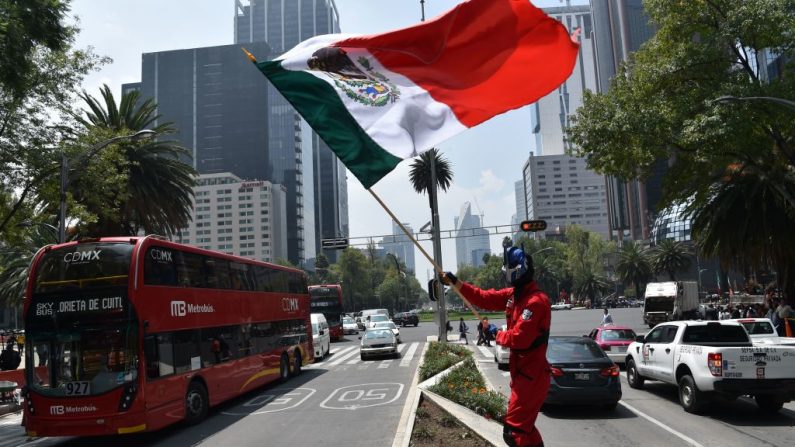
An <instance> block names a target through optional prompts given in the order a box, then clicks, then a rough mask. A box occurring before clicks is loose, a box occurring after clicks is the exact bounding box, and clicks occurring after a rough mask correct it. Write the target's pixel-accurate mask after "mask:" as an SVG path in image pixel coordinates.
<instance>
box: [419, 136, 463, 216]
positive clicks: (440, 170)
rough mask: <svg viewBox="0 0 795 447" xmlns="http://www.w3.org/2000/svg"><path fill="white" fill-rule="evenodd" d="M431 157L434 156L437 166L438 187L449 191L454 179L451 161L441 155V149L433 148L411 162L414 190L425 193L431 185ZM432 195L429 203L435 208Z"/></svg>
mask: <svg viewBox="0 0 795 447" xmlns="http://www.w3.org/2000/svg"><path fill="white" fill-rule="evenodd" d="M431 157H433V158H434V164H435V167H436V187H438V188H440V189H441V190H442V191H447V189H448V188H449V187H450V183H451V182H452V181H453V171H452V169H451V168H450V162H449V161H448V160H447V159H446V158H443V157H442V156H441V154H440V153H439V150H438V149H436V148H432V149H430V150H428V151H425V152H423V153H422V154H420V157H419V158H417V159H415V160H414V161H413V162H412V163H411V172H410V173H409V178H410V179H411V185H412V186H413V187H414V191H417V192H418V193H420V194H425V193H427V192H428V191H429V190H430V187H431ZM430 200H431V196H430V194H428V203H430V205H431V209H433V207H434V204H433V203H431V202H430Z"/></svg>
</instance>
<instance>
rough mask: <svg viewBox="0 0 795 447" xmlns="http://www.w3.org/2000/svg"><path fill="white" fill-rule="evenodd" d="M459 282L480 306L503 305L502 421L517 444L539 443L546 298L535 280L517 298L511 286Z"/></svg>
mask: <svg viewBox="0 0 795 447" xmlns="http://www.w3.org/2000/svg"><path fill="white" fill-rule="evenodd" d="M460 284H461V293H462V294H463V295H464V297H466V299H467V300H468V301H469V302H470V303H472V304H474V305H476V306H478V307H480V308H482V309H488V310H500V309H503V308H504V309H505V317H506V319H507V320H508V325H507V326H508V330H506V331H501V332H498V333H497V343H499V344H500V345H502V346H505V347H507V348H510V349H511V356H510V369H511V398H510V400H509V401H508V412H507V414H506V415H505V421H504V422H505V425H506V428H509V429H510V430H511V432H512V433H511V435H512V436H513V439H514V441H515V443H516V445H517V446H520V447H526V446H532V447H536V446H543V445H544V441H543V440H542V439H541V434H540V433H539V432H538V429H536V427H535V421H536V417H537V416H538V411H539V410H540V409H541V405H542V404H543V403H544V399H546V396H547V391H548V390H549V363H547V338H548V336H549V326H550V322H551V319H552V313H551V308H550V305H549V298H548V297H547V295H546V294H545V293H544V292H542V291H541V290H539V289H538V286H537V285H536V283H535V281H531V282H530V283H528V284H526V285H525V286H524V288H523V289H522V293H521V294H520V296H519V298H518V299H514V289H513V288H512V287H509V288H506V289H501V290H493V289H492V290H481V289H479V288H477V287H475V286H472V285H471V284H467V283H465V282H463V281H461V282H460Z"/></svg>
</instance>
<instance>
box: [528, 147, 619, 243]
mask: <svg viewBox="0 0 795 447" xmlns="http://www.w3.org/2000/svg"><path fill="white" fill-rule="evenodd" d="M523 177H524V180H523V181H524V190H525V191H526V196H525V200H526V201H527V210H528V218H529V219H541V220H545V221H547V230H546V231H545V232H544V233H543V234H541V235H542V236H544V237H552V236H553V235H556V234H557V235H560V234H562V233H565V230H566V227H568V226H569V225H578V226H580V227H582V228H584V229H586V230H588V231H592V232H595V233H598V234H600V235H602V236H603V237H605V238H607V237H609V231H608V227H607V208H606V205H605V204H606V201H607V197H606V191H605V178H604V177H603V176H601V175H599V174H597V173H595V172H593V171H591V170H589V169H588V167H587V162H586V161H585V159H584V158H577V157H570V156H568V155H542V156H534V155H533V154H532V153H530V157H529V158H528V159H527V162H526V163H525V165H524V170H523Z"/></svg>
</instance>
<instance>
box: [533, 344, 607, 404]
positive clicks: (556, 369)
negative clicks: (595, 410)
mask: <svg viewBox="0 0 795 447" xmlns="http://www.w3.org/2000/svg"><path fill="white" fill-rule="evenodd" d="M547 360H548V361H549V364H550V366H551V377H550V385H549V393H548V394H547V398H546V400H545V401H544V403H545V404H549V405H602V406H604V407H605V408H607V409H608V410H613V409H615V408H616V405H618V401H619V400H621V381H620V380H619V373H620V371H619V369H618V366H617V365H616V364H615V363H613V361H612V360H610V358H609V357H608V356H607V355H606V354H605V353H604V351H602V348H600V347H599V345H597V344H596V343H595V342H594V341H593V340H591V339H590V338H585V337H549V346H548V348H547Z"/></svg>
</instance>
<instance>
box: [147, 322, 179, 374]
mask: <svg viewBox="0 0 795 447" xmlns="http://www.w3.org/2000/svg"><path fill="white" fill-rule="evenodd" d="M144 350H145V352H144V355H145V356H146V376H147V377H148V378H150V379H156V378H158V377H163V376H168V375H171V374H174V344H173V343H172V335H171V334H170V333H163V334H157V335H148V336H147V337H146V338H145V339H144Z"/></svg>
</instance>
